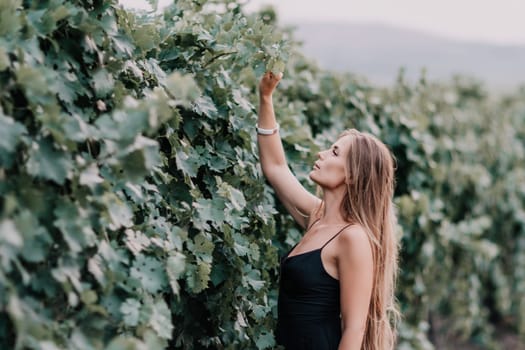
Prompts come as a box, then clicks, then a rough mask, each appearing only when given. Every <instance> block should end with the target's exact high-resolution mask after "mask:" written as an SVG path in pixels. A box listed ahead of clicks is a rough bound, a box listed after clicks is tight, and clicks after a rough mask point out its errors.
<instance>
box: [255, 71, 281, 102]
mask: <svg viewBox="0 0 525 350" xmlns="http://www.w3.org/2000/svg"><path fill="white" fill-rule="evenodd" d="M282 77H283V73H281V72H279V73H278V74H273V73H272V72H266V73H265V74H264V75H263V77H262V78H261V82H260V83H259V96H260V97H270V96H272V94H273V91H274V90H275V87H276V86H277V84H279V81H281V79H282Z"/></svg>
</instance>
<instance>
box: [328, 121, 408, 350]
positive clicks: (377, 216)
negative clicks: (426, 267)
mask: <svg viewBox="0 0 525 350" xmlns="http://www.w3.org/2000/svg"><path fill="white" fill-rule="evenodd" d="M345 136H351V141H350V146H349V152H348V159H347V163H346V167H347V169H346V176H347V178H346V188H347V191H346V194H345V196H344V199H343V202H342V203H341V214H342V215H343V217H344V218H345V220H346V221H348V222H355V223H358V224H359V225H361V226H362V227H363V228H364V229H365V231H366V233H367V234H368V237H369V240H370V245H371V247H372V257H373V264H374V278H373V286H372V296H371V300H370V307H369V309H368V317H367V321H366V329H365V334H364V337H363V343H362V346H361V349H362V350H391V349H394V346H395V343H396V340H397V334H396V324H397V321H398V319H399V317H400V313H399V311H398V307H397V304H396V299H395V294H394V292H395V284H396V280H397V273H398V251H399V242H398V240H397V238H396V234H395V228H396V226H397V220H396V216H395V213H394V205H393V202H392V200H393V196H394V186H395V179H394V171H395V158H394V157H393V155H392V153H391V152H390V150H389V149H388V147H387V146H386V145H385V144H384V143H383V142H381V141H380V140H378V139H377V138H376V137H375V136H373V135H371V134H369V133H366V132H360V131H358V130H356V129H348V130H345V131H344V132H343V133H341V135H340V136H339V138H342V137H345ZM323 204H324V203H323ZM322 206H323V205H322ZM318 212H319V211H318ZM321 212H322V211H321Z"/></svg>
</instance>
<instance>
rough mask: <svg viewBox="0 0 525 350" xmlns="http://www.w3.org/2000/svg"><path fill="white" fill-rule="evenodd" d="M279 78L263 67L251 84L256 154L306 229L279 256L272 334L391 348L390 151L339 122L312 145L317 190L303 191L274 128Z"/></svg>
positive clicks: (290, 349) (294, 340)
mask: <svg viewBox="0 0 525 350" xmlns="http://www.w3.org/2000/svg"><path fill="white" fill-rule="evenodd" d="M281 78H282V73H279V74H278V75H275V74H272V73H271V72H268V73H266V74H265V75H264V76H263V78H262V79H261V81H260V84H259V101H260V106H259V120H258V123H257V124H258V125H257V133H258V143H259V155H260V161H261V166H262V170H263V173H264V175H265V176H266V178H267V179H268V181H269V183H270V184H271V186H272V187H273V188H274V190H275V192H276V193H277V196H278V197H279V199H280V200H281V201H282V203H283V204H284V206H285V207H286V209H287V210H288V211H289V212H290V214H291V215H292V216H293V217H294V219H295V220H296V221H297V222H298V224H299V225H300V226H301V227H303V228H304V229H305V233H304V235H303V237H302V238H301V240H300V242H299V243H298V244H296V245H295V246H294V247H293V248H292V249H291V250H290V251H289V252H288V253H287V254H286V255H285V256H284V257H283V258H282V259H281V261H280V264H281V268H280V269H281V275H280V287H279V302H278V315H279V316H278V326H277V332H276V336H277V343H278V344H280V345H283V346H284V347H285V349H287V350H295V349H315V350H325V349H326V350H328V349H341V350H342V349H344V350H360V349H367V350H368V349H370V350H385V349H393V348H394V343H395V327H394V326H393V325H392V324H391V323H392V322H394V321H395V319H396V317H397V316H398V312H397V310H396V304H395V299H394V286H395V279H396V275H397V254H398V245H397V240H396V237H395V234H394V227H395V223H396V222H395V216H394V213H393V204H392V197H393V190H394V160H393V157H392V155H391V153H390V151H389V150H388V148H387V147H386V146H385V145H384V144H383V143H382V142H381V141H379V140H378V139H377V138H375V137H374V136H372V135H370V134H367V133H362V132H359V131H357V130H355V129H351V130H347V131H345V132H343V133H342V134H341V136H340V137H339V138H338V140H337V141H336V142H335V143H334V144H333V145H332V146H331V147H330V148H329V149H327V150H325V151H322V152H319V153H318V160H317V161H316V162H315V164H314V166H313V170H312V171H311V172H310V175H309V176H310V178H311V179H312V181H314V182H315V183H316V184H318V186H319V187H320V188H321V189H322V199H321V198H318V197H316V196H314V195H313V194H311V193H309V192H308V191H307V190H306V189H305V188H304V187H303V186H302V185H301V184H300V183H299V181H298V180H297V179H296V178H295V176H294V175H293V174H292V172H291V171H290V169H289V168H288V165H287V163H286V158H285V154H284V150H283V146H282V143H281V139H280V137H279V132H278V131H279V125H278V124H277V122H276V119H275V114H274V110H273V102H272V95H273V91H274V90H275V87H276V86H277V84H278V83H279V81H280V80H281ZM394 323H395V322H394Z"/></svg>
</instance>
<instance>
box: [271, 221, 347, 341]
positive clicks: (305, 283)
mask: <svg viewBox="0 0 525 350" xmlns="http://www.w3.org/2000/svg"><path fill="white" fill-rule="evenodd" d="M317 221H319V220H316V221H315V222H314V223H313V224H312V225H311V226H310V228H311V227H312V226H313V225H314V224H315V223H316V222H317ZM350 225H351V224H349V225H347V226H345V227H343V228H342V229H341V230H339V231H338V232H337V233H336V234H335V235H333V236H332V238H330V239H329V240H328V241H327V242H326V243H325V244H324V245H323V246H322V247H321V248H319V249H315V250H311V251H308V252H305V253H301V254H297V255H293V256H289V254H290V253H291V251H292V250H293V249H294V248H295V247H296V246H297V244H296V245H295V246H294V247H293V248H292V249H290V250H289V251H288V253H287V254H286V255H285V256H283V257H282V258H281V261H280V270H281V273H280V279H279V299H278V320H277V332H276V339H277V343H278V344H280V345H283V346H284V347H285V349H286V350H307V349H316V350H332V349H334V350H335V349H337V348H338V346H339V342H340V340H341V316H340V315H341V307H340V300H339V295H340V291H339V280H337V279H335V278H333V277H332V276H330V275H329V274H328V272H326V270H325V268H324V266H323V262H322V260H321V251H322V250H323V248H324V247H326V245H327V244H328V243H330V242H331V241H332V240H333V239H334V238H335V237H337V236H338V235H339V234H340V233H341V232H342V231H343V230H344V229H345V228H347V227H349V226H350Z"/></svg>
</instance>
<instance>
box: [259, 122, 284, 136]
mask: <svg viewBox="0 0 525 350" xmlns="http://www.w3.org/2000/svg"><path fill="white" fill-rule="evenodd" d="M255 130H257V133H258V134H259V135H273V134H275V133H276V132H277V131H279V123H277V126H276V127H275V128H273V129H263V128H259V124H255Z"/></svg>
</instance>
